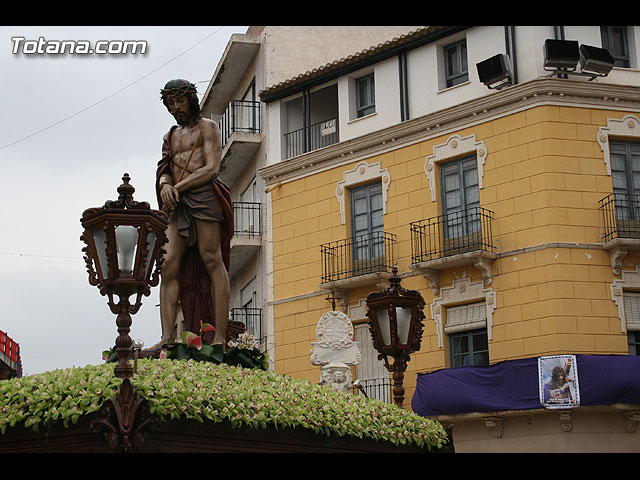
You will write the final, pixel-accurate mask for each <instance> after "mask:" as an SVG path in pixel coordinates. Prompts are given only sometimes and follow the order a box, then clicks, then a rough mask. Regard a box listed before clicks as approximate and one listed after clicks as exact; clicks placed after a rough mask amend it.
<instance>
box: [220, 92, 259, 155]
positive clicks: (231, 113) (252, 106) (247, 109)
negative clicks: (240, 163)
mask: <svg viewBox="0 0 640 480" xmlns="http://www.w3.org/2000/svg"><path fill="white" fill-rule="evenodd" d="M260 131H261V123H260V102H254V101H246V100H233V101H232V102H231V104H230V105H229V108H227V110H226V111H225V112H224V114H223V115H222V118H221V119H220V132H221V136H222V139H221V140H222V147H224V146H225V145H226V144H227V142H228V141H229V137H230V136H231V135H232V134H234V133H236V132H239V133H260Z"/></svg>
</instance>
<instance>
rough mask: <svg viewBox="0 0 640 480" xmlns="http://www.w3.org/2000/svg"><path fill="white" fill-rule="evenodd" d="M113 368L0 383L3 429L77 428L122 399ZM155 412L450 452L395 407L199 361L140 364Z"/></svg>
mask: <svg viewBox="0 0 640 480" xmlns="http://www.w3.org/2000/svg"><path fill="white" fill-rule="evenodd" d="M120 383H121V380H120V379H118V378H116V377H114V375H113V365H112V364H110V363H105V364H102V365H100V366H86V367H84V368H72V369H66V370H55V371H52V372H46V373H43V374H38V375H33V376H27V377H23V378H14V379H11V380H5V381H2V382H0V432H1V433H2V434H5V432H6V431H7V429H8V428H11V427H15V426H16V425H24V426H25V427H27V428H33V430H35V431H39V430H41V429H46V428H47V427H49V426H51V425H53V424H54V423H57V422H63V423H64V425H65V426H69V425H70V424H73V423H76V422H77V421H78V419H79V418H80V416H81V415H88V414H90V413H93V412H96V411H97V410H99V409H100V407H101V406H102V404H103V403H104V401H105V400H106V399H107V398H110V397H113V396H115V395H116V393H117V390H118V387H119V385H120ZM132 383H133V385H134V387H135V389H136V391H137V393H138V394H139V395H140V396H141V397H143V398H144V399H146V400H147V402H148V405H149V410H150V412H151V414H152V415H155V416H158V417H160V418H161V419H165V420H170V419H193V420H195V421H198V422H229V423H230V424H231V425H232V426H233V427H241V426H245V427H250V428H256V429H258V428H266V427H267V426H272V427H275V428H276V429H278V430H280V429H286V428H305V429H310V430H313V431H314V432H316V433H318V434H324V435H336V436H341V437H342V436H350V437H356V438H370V439H375V440H379V441H388V442H392V443H393V444H396V445H407V444H415V445H418V446H422V447H426V448H428V449H438V448H442V447H444V445H445V443H446V433H445V431H444V429H443V428H442V426H441V425H440V424H439V423H438V422H435V421H432V420H429V419H426V418H424V417H420V416H418V415H416V414H414V413H412V412H410V411H408V410H403V409H401V408H398V407H397V406H395V405H391V404H387V403H383V402H380V401H378V400H373V399H367V398H365V397H363V396H360V395H352V394H348V393H341V392H337V391H335V390H333V389H332V388H330V387H326V386H321V385H317V384H312V383H310V382H308V381H306V380H301V379H296V378H293V377H290V376H287V375H281V374H276V373H274V372H272V371H265V370H261V369H255V368H251V369H249V368H243V367H241V366H231V365H228V364H224V363H220V364H217V363H214V362H208V361H207V362H199V361H196V360H194V359H189V360H185V361H177V360H171V359H160V360H157V359H142V360H139V361H138V371H137V373H136V374H135V375H134V376H133V378H132Z"/></svg>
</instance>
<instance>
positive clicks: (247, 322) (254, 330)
mask: <svg viewBox="0 0 640 480" xmlns="http://www.w3.org/2000/svg"><path fill="white" fill-rule="evenodd" d="M231 321H232V322H241V323H243V324H244V326H245V333H247V334H249V335H252V336H253V338H254V339H256V340H257V341H258V342H259V348H260V350H261V351H264V349H265V348H266V341H267V335H266V330H265V328H264V325H263V324H262V309H261V308H246V307H243V308H232V309H231Z"/></svg>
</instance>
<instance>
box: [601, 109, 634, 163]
mask: <svg viewBox="0 0 640 480" xmlns="http://www.w3.org/2000/svg"><path fill="white" fill-rule="evenodd" d="M638 122H640V120H638V118H637V117H634V116H633V115H627V116H625V117H624V118H622V119H621V120H618V119H614V118H608V119H607V126H606V127H600V128H599V129H598V136H597V137H596V138H597V140H598V143H599V144H600V149H601V150H602V151H603V153H604V163H605V165H606V166H607V175H611V157H610V153H609V136H617V137H636V138H637V137H640V128H637V126H638Z"/></svg>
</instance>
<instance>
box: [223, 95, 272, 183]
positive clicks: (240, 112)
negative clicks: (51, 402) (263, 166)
mask: <svg viewBox="0 0 640 480" xmlns="http://www.w3.org/2000/svg"><path fill="white" fill-rule="evenodd" d="M260 113H261V112H260V102H254V101H243V100H233V101H232V102H231V103H230V104H229V108H227V110H226V111H225V112H224V114H223V115H222V117H221V119H220V134H221V142H222V165H221V167H220V179H221V180H222V181H223V182H225V183H226V184H228V185H233V182H234V180H235V179H236V178H237V177H238V175H239V174H240V173H241V172H242V171H243V170H244V168H245V167H246V166H247V164H248V163H249V161H250V160H251V158H252V157H253V155H254V154H255V152H256V150H257V149H258V147H259V146H260V142H261V141H262V127H261V119H260Z"/></svg>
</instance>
